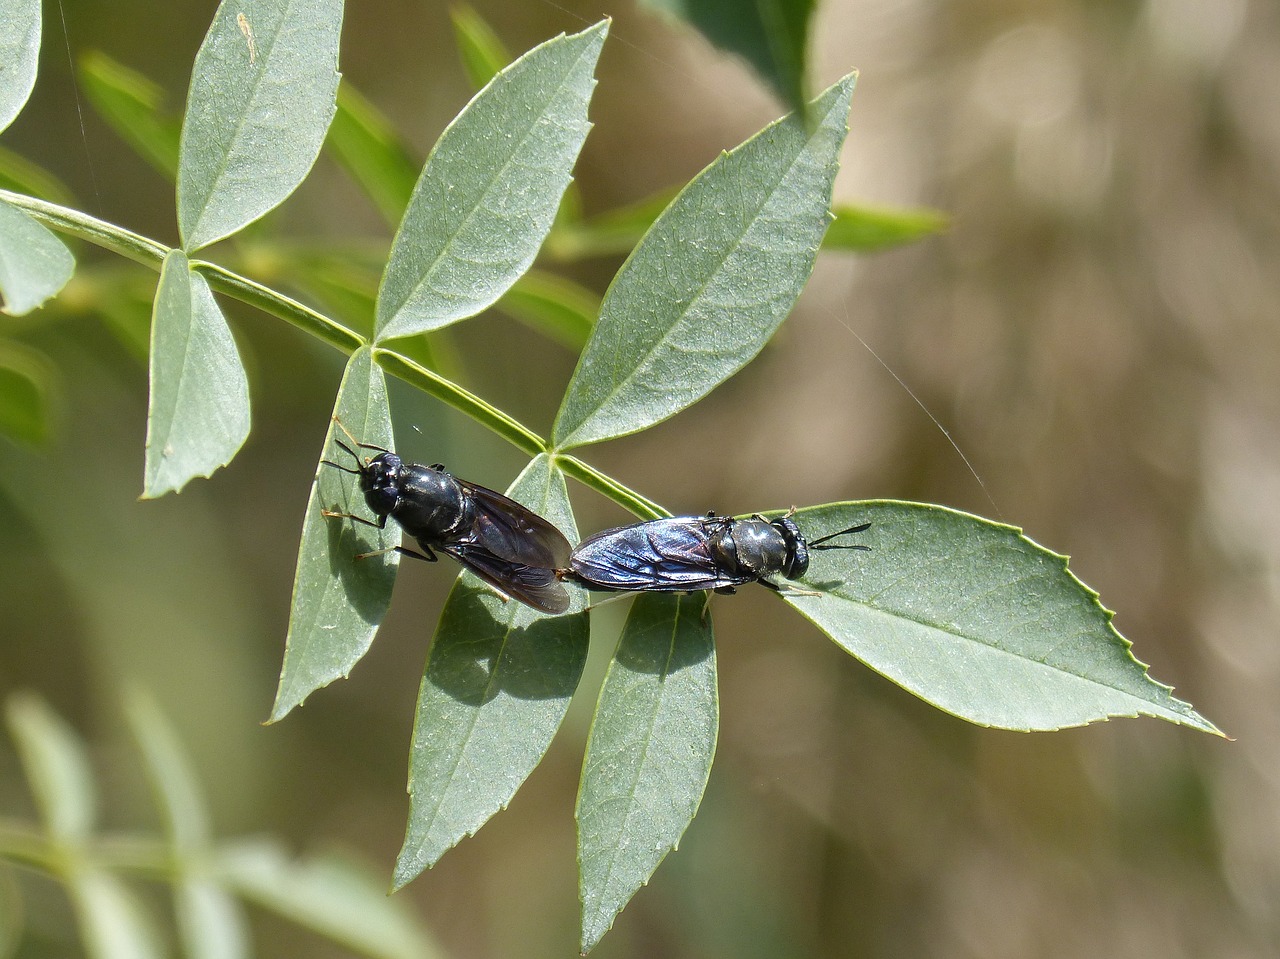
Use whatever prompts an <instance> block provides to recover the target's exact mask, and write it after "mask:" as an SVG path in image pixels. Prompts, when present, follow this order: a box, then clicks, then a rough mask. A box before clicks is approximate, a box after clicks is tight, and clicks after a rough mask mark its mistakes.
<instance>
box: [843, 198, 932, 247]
mask: <svg viewBox="0 0 1280 959" xmlns="http://www.w3.org/2000/svg"><path fill="white" fill-rule="evenodd" d="M832 212H833V213H834V214H835V217H836V218H835V220H834V221H832V223H831V227H830V228H829V229H828V230H827V235H826V236H824V237H823V238H822V248H823V249H824V250H854V251H859V252H872V251H875V250H883V249H886V248H887V247H891V246H900V245H902V244H903V243H911V242H913V241H915V240H919V239H921V238H923V237H926V236H931V235H933V234H935V233H942V232H943V231H944V230H946V229H947V228H948V227H949V226H950V225H951V221H950V219H948V217H947V215H946V214H945V213H942V212H940V211H938V210H930V209H927V208H919V209H913V210H911V209H891V208H888V207H869V206H850V205H848V204H842V205H838V206H836V207H835V208H834V209H833V210H832Z"/></svg>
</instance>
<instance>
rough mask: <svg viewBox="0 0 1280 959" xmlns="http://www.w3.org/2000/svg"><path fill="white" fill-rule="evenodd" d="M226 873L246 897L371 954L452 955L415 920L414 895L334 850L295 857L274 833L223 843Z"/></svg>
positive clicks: (406, 957)
mask: <svg viewBox="0 0 1280 959" xmlns="http://www.w3.org/2000/svg"><path fill="white" fill-rule="evenodd" d="M218 872H219V874H220V876H221V877H222V879H223V881H224V882H225V883H227V885H229V886H230V887H232V888H234V889H235V890H237V891H238V892H239V893H240V895H242V896H243V897H244V898H246V899H249V900H251V901H253V902H256V903H257V904H258V905H260V906H263V907H264V908H266V909H270V910H271V911H272V912H275V913H278V914H279V915H282V916H284V917H286V918H287V919H290V920H292V921H293V922H296V923H298V924H299V925H302V926H306V927H308V928H310V929H314V930H316V931H317V932H319V933H321V934H322V935H324V936H326V937H328V938H330V939H333V940H335V941H336V942H339V943H342V944H343V945H345V946H347V947H348V948H350V949H352V950H354V951H356V952H359V953H361V954H363V955H366V956H375V957H378V959H433V957H437V956H438V957H443V956H444V955H445V954H444V952H443V951H442V950H441V949H440V947H439V946H437V945H436V943H435V942H434V941H432V939H431V937H430V936H429V935H428V934H427V932H426V930H424V929H423V928H422V927H421V925H420V924H419V923H418V922H417V920H416V919H415V917H414V915H413V913H412V911H411V910H410V908H409V901H408V900H407V899H405V898H403V897H399V898H389V897H388V896H387V893H386V887H385V885H383V883H382V882H381V881H380V880H378V879H376V878H374V877H371V876H370V875H369V874H368V872H367V871H366V870H364V869H362V868H357V867H356V866H354V865H352V864H351V863H350V862H348V861H346V860H344V859H339V858H338V857H336V856H332V855H322V856H312V857H310V858H307V859H303V860H300V861H298V860H291V859H289V858H288V856H287V855H286V854H285V852H284V851H283V850H282V849H281V848H280V846H279V845H278V844H276V843H275V842H273V841H270V840H262V839H259V840H251V841H244V842H240V843H237V844H236V845H234V846H229V847H226V848H224V849H223V851H222V852H221V854H220V855H219V868H218Z"/></svg>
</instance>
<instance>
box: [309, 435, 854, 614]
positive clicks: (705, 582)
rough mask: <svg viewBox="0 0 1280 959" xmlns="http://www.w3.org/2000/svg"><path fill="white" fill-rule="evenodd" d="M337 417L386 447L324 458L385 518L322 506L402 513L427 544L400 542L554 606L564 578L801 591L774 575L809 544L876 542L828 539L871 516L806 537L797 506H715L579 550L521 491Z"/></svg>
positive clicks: (619, 531)
mask: <svg viewBox="0 0 1280 959" xmlns="http://www.w3.org/2000/svg"><path fill="white" fill-rule="evenodd" d="M335 422H337V421H336V420H335ZM338 426H339V427H341V428H342V431H343V432H344V433H346V434H347V438H348V439H350V440H351V442H352V443H353V444H354V446H355V447H357V448H359V449H366V450H374V451H375V452H376V453H377V455H376V456H372V457H370V458H368V459H364V458H362V457H361V456H360V454H359V453H357V452H356V450H355V449H353V448H352V447H351V446H348V445H347V444H346V443H343V442H342V441H341V440H338V441H336V442H337V444H338V446H339V447H340V448H341V449H343V450H345V451H346V452H347V453H348V454H349V455H350V456H351V458H352V459H353V460H354V461H355V466H354V467H350V466H344V465H342V464H340V463H334V462H331V461H329V460H324V461H323V462H324V463H325V464H326V465H328V466H333V467H335V468H337V469H340V470H342V471H343V472H346V473H353V474H355V475H358V476H359V477H360V489H361V491H362V492H363V493H364V499H365V503H366V504H367V505H368V507H369V509H370V510H372V511H373V513H374V515H375V516H377V520H376V521H375V520H368V519H364V518H363V517H360V516H354V515H352V514H350V513H339V512H335V511H331V510H324V511H323V515H325V516H328V517H334V518H342V519H351V520H354V521H355V522H358V523H364V524H366V525H368V526H374V527H376V528H378V529H383V528H385V527H386V525H387V519H388V518H390V519H394V520H395V521H396V522H397V523H399V524H400V526H401V527H402V528H403V529H404V531H405V532H406V533H407V534H409V535H410V536H412V537H413V538H414V539H415V540H417V542H418V546H419V547H420V548H421V549H422V552H421V553H417V552H414V551H413V550H410V549H405V548H404V547H400V546H397V547H396V552H398V553H400V554H402V555H404V556H412V557H413V558H415V559H422V560H427V561H429V562H435V561H436V554H435V551H436V550H439V551H440V552H442V553H446V554H448V555H449V556H452V557H453V558H454V559H456V560H457V561H458V562H459V563H461V564H462V565H463V566H465V567H466V568H467V569H469V570H471V572H473V573H475V574H476V575H477V576H479V577H480V578H481V579H483V580H484V581H485V582H486V583H488V584H489V585H490V586H492V587H493V588H494V589H496V590H498V591H499V592H500V593H503V594H504V595H507V596H510V597H512V598H513V599H518V600H520V601H521V602H523V603H527V604H528V605H529V606H532V607H533V608H534V609H537V610H541V611H542V612H544V613H563V612H564V611H565V610H567V609H568V608H569V593H568V590H567V589H566V588H565V586H564V582H563V581H564V580H569V581H572V582H576V583H578V584H580V585H582V586H585V587H587V588H588V589H593V590H605V591H611V592H693V591H695V590H704V589H709V590H714V591H715V592H717V593H732V592H734V591H735V590H736V589H737V587H739V586H742V585H744V584H746V583H753V582H755V583H760V584H761V585H763V586H767V587H769V588H770V589H772V590H775V591H777V592H803V591H802V590H795V589H788V588H786V587H784V586H780V585H779V584H778V583H776V582H775V581H774V578H775V577H779V576H781V577H783V578H785V579H798V578H799V577H801V576H803V575H804V574H805V572H806V571H807V570H808V568H809V551H810V550H827V549H868V547H866V546H862V545H856V544H855V545H842V544H835V543H831V544H828V540H832V539H835V538H836V537H837V536H843V535H845V534H846V533H860V532H863V531H864V530H866V529H868V528H869V526H870V524H868V523H863V524H862V525H860V526H852V527H850V528H849V529H845V530H841V531H840V532H838V533H831V534H830V535H827V536H823V537H822V538H820V539H816V540H813V541H812V542H807V541H806V540H805V537H804V535H803V534H802V533H801V532H800V528H799V527H798V526H797V525H796V523H795V521H794V520H793V519H791V516H790V515H789V514H788V515H787V516H782V517H779V518H778V519H775V520H772V521H769V520H766V519H765V518H764V517H762V516H758V515H757V516H753V517H751V518H750V519H734V518H733V517H729V516H716V515H715V514H714V513H708V514H707V515H706V516H674V517H670V518H667V519H656V520H650V521H648V522H644V523H634V524H632V525H630V526H619V527H617V528H615V529H609V530H605V531H604V532H602V533H597V534H595V535H594V536H591V537H589V538H588V539H585V540H583V541H582V543H580V544H579V545H578V546H577V547H576V548H573V549H571V548H570V546H569V542H568V540H566V539H565V538H564V534H562V533H561V532H560V530H558V529H556V527H555V526H554V525H552V524H551V523H550V522H548V521H547V520H545V519H543V518H542V517H541V516H539V515H538V514H537V513H534V512H533V511H532V510H530V509H528V508H527V507H525V506H522V505H520V504H519V503H517V502H516V501H515V500H513V499H511V498H509V497H507V496H504V495H502V494H501V493H497V492H494V491H493V490H491V489H487V488H486V487H483V486H477V485H476V484H474V483H468V482H466V481H465V480H460V479H458V478H457V477H455V476H453V475H452V474H450V473H448V472H446V471H445V469H444V467H443V466H442V465H439V464H437V465H435V466H419V465H418V464H416V463H406V462H404V461H403V460H402V459H401V458H400V457H399V456H397V455H396V454H395V453H392V452H391V451H390V450H386V449H383V448H382V447H380V446H374V445H372V444H369V443H361V442H359V441H358V440H356V439H355V438H354V437H353V436H351V434H350V433H349V432H347V429H346V427H343V426H342V424H341V423H338ZM364 555H373V554H364Z"/></svg>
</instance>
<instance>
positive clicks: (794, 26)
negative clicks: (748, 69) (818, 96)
mask: <svg viewBox="0 0 1280 959" xmlns="http://www.w3.org/2000/svg"><path fill="white" fill-rule="evenodd" d="M643 2H644V4H645V6H648V7H650V8H651V9H653V10H657V11H659V12H661V13H665V14H667V15H668V16H671V17H676V18H679V19H681V20H684V21H685V22H686V23H688V24H690V25H691V26H693V27H695V28H696V29H697V30H698V31H699V32H700V33H701V34H702V35H703V36H705V37H706V38H707V39H708V40H710V41H711V42H712V43H713V44H714V45H715V46H717V47H719V48H720V49H721V50H725V51H727V52H729V53H734V54H737V55H738V56H740V57H742V58H743V59H744V60H746V61H747V62H748V63H749V64H751V66H752V67H754V68H755V70H756V72H757V73H758V74H759V75H760V76H761V77H763V78H764V80H765V81H766V82H767V83H768V84H769V85H770V86H771V87H773V89H774V90H775V92H777V93H778V95H779V96H781V97H782V99H783V100H784V101H785V102H786V103H787V105H788V106H789V107H791V108H792V109H794V110H799V111H803V110H804V105H805V103H804V101H805V86H806V84H805V64H806V62H807V54H808V49H807V46H808V37H809V21H810V19H811V18H812V16H813V8H814V5H815V4H814V0H752V2H751V3H743V2H741V0H643Z"/></svg>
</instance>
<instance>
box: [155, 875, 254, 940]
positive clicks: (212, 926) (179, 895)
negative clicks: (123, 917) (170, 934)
mask: <svg viewBox="0 0 1280 959" xmlns="http://www.w3.org/2000/svg"><path fill="white" fill-rule="evenodd" d="M173 894H174V908H175V911H176V913H177V917H178V931H179V932H180V934H181V936H182V946H183V955H184V956H186V957H187V959H248V957H249V956H251V955H253V949H252V946H251V943H250V939H249V928H248V921H247V920H246V918H245V914H244V910H243V908H242V907H241V905H240V903H239V902H238V901H237V900H236V899H235V897H234V896H232V895H230V894H229V893H228V892H227V891H226V890H225V889H224V888H223V887H222V885H221V884H220V883H219V882H215V881H213V880H211V879H209V878H207V877H205V876H203V875H200V874H199V873H192V872H190V871H188V870H184V871H183V874H182V877H181V879H180V880H179V881H178V884H177V885H176V886H175V887H174V890H173Z"/></svg>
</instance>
